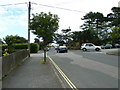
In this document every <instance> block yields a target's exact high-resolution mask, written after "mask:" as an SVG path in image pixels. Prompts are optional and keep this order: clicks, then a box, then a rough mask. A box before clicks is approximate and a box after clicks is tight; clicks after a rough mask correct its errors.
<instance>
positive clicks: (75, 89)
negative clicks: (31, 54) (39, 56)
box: [48, 56, 78, 90]
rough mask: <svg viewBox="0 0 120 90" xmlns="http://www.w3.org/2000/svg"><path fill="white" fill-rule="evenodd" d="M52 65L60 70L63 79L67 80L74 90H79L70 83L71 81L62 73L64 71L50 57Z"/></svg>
mask: <svg viewBox="0 0 120 90" xmlns="http://www.w3.org/2000/svg"><path fill="white" fill-rule="evenodd" d="M48 58H49V59H50V61H51V62H52V64H53V65H54V66H55V68H56V69H57V70H58V72H59V73H60V74H61V75H62V77H63V78H64V79H65V81H66V82H67V84H68V85H69V86H70V88H72V89H73V90H78V89H77V88H76V86H75V85H74V84H73V83H72V82H71V81H70V79H69V78H68V77H67V76H66V75H65V74H64V73H63V72H62V70H61V69H60V68H59V67H58V65H57V64H56V63H55V62H54V61H53V60H52V59H51V58H50V57H49V56H48Z"/></svg>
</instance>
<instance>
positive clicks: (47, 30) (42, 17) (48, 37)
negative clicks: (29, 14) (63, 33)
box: [30, 12, 59, 62]
mask: <svg viewBox="0 0 120 90" xmlns="http://www.w3.org/2000/svg"><path fill="white" fill-rule="evenodd" d="M58 23H59V18H58V16H57V15H54V14H51V13H50V12H49V13H48V14H47V13H44V12H41V13H40V14H38V13H37V14H33V18H32V19H31V21H30V29H31V30H32V32H33V34H35V35H37V37H38V38H42V39H43V42H44V47H45V48H44V61H45V62H46V46H47V45H48V44H49V43H50V42H52V40H53V36H54V32H55V31H56V30H57V29H58V27H59V25H58Z"/></svg>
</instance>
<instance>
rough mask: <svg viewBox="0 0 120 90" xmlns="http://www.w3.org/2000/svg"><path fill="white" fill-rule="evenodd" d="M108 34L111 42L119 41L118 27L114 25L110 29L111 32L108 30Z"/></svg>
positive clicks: (119, 30) (119, 31) (119, 29)
mask: <svg viewBox="0 0 120 90" xmlns="http://www.w3.org/2000/svg"><path fill="white" fill-rule="evenodd" d="M110 36H111V39H112V42H113V43H119V42H120V27H115V28H113V29H112V32H110Z"/></svg>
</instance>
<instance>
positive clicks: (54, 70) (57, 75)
mask: <svg viewBox="0 0 120 90" xmlns="http://www.w3.org/2000/svg"><path fill="white" fill-rule="evenodd" d="M47 59H48V62H49V63H50V66H51V69H52V70H53V72H54V73H55V75H56V77H57V78H58V80H59V82H60V84H61V86H62V88H64V89H65V88H67V87H66V85H65V83H64V81H63V79H62V77H61V75H60V74H59V72H58V71H57V70H56V68H55V66H54V65H53V64H52V62H51V61H50V60H49V58H48V57H47Z"/></svg>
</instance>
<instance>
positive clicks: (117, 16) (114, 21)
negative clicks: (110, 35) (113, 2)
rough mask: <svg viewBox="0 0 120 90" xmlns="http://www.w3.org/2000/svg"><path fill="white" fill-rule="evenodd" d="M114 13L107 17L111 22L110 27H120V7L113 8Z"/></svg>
mask: <svg viewBox="0 0 120 90" xmlns="http://www.w3.org/2000/svg"><path fill="white" fill-rule="evenodd" d="M111 10H112V13H109V14H108V15H107V17H108V19H109V21H110V22H111V23H110V25H111V26H112V27H113V26H116V27H120V7H113V8H112V9H111Z"/></svg>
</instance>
